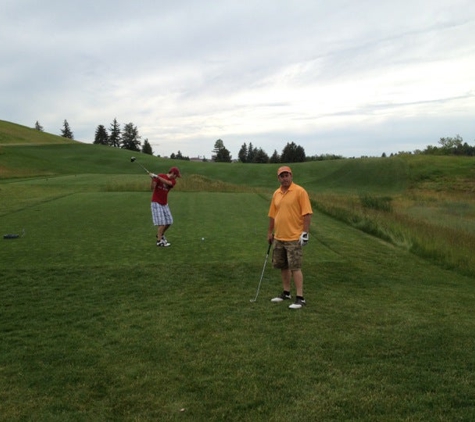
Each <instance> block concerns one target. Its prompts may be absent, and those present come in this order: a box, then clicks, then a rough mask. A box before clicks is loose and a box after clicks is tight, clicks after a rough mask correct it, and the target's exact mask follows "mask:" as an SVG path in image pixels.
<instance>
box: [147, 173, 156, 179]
mask: <svg viewBox="0 0 475 422" xmlns="http://www.w3.org/2000/svg"><path fill="white" fill-rule="evenodd" d="M148 175H149V176H150V177H151V178H152V179H153V178H154V177H157V175H156V174H155V173H149V174H148Z"/></svg>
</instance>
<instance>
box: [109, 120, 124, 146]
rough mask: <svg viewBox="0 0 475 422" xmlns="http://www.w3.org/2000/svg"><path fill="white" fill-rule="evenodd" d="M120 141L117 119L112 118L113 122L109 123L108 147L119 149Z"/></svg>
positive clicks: (120, 135)
mask: <svg viewBox="0 0 475 422" xmlns="http://www.w3.org/2000/svg"><path fill="white" fill-rule="evenodd" d="M121 140H122V134H121V131H120V125H119V123H118V122H117V119H115V118H114V121H113V122H112V123H111V127H110V135H109V145H110V146H111V147H115V148H119V147H120V143H121Z"/></svg>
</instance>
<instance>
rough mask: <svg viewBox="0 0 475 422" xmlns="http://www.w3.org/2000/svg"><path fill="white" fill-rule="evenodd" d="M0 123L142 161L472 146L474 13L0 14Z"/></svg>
mask: <svg viewBox="0 0 475 422" xmlns="http://www.w3.org/2000/svg"><path fill="white" fill-rule="evenodd" d="M0 22H1V25H0V57H1V66H0V90H1V93H0V119H1V120H7V121H11V122H14V123H18V124H22V125H25V126H29V127H34V125H35V122H36V121H38V122H39V123H40V124H41V125H42V126H43V128H44V130H45V131H46V132H50V133H54V134H58V135H59V134H60V133H61V128H62V127H63V122H64V120H65V119H66V120H67V121H68V123H69V125H70V127H71V129H72V131H73V133H74V137H75V139H76V140H79V141H83V142H88V143H92V142H93V141H94V134H95V130H96V128H97V126H98V125H100V124H102V125H104V126H105V127H106V128H107V129H109V127H110V125H111V123H112V121H113V120H114V118H117V121H118V122H119V124H120V125H121V128H122V127H123V125H124V124H126V123H130V122H132V123H133V124H134V125H135V126H137V128H138V130H139V134H140V135H141V136H142V140H143V139H145V138H148V140H149V142H150V143H151V145H152V148H153V151H154V154H155V155H157V154H160V155H162V156H167V155H170V154H171V153H172V152H175V153H176V152H178V151H181V152H182V154H183V155H185V156H190V157H193V156H198V155H200V156H205V157H207V158H210V157H211V154H212V149H213V147H214V143H215V142H216V140H217V139H222V140H223V142H224V145H225V146H226V148H227V149H229V150H230V152H231V154H232V156H233V158H237V154H238V151H239V149H240V147H241V145H242V144H243V143H246V144H248V145H249V143H252V144H253V146H254V147H260V148H262V149H264V151H266V152H267V153H268V154H269V155H272V153H273V152H274V150H277V152H279V153H281V152H282V149H283V148H284V146H285V145H286V144H287V143H288V142H295V143H296V144H297V145H301V146H303V147H304V149H305V152H306V154H307V155H320V154H339V155H343V156H345V157H353V156H355V157H359V156H362V155H370V156H380V155H381V154H382V153H383V152H385V153H386V154H388V155H389V154H390V153H396V152H398V151H414V150H416V149H424V148H425V147H426V146H427V145H437V143H438V141H439V139H440V138H441V137H446V136H456V135H460V136H462V137H463V139H464V141H466V142H468V143H469V144H470V145H474V144H475V1H473V0H391V1H389V0H386V1H385V0H293V1H290V0H286V1H281V0H273V1H271V0H255V1H254V0H252V1H251V0H249V1H246V0H240V1H238V0H236V1H226V0H216V1H212V0H167V1H164V0H148V1H141V0H135V1H123V0H122V1H121V0H92V1H91V0H81V1H78V0H74V1H69V0H63V1H56V0H54V1H52V0H0Z"/></svg>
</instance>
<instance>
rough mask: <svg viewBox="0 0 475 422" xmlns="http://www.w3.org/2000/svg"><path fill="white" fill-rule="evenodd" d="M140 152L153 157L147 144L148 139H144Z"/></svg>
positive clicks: (150, 146)
mask: <svg viewBox="0 0 475 422" xmlns="http://www.w3.org/2000/svg"><path fill="white" fill-rule="evenodd" d="M142 152H143V153H144V154H149V155H153V150H152V145H150V143H149V142H148V138H145V139H144V141H143V147H142Z"/></svg>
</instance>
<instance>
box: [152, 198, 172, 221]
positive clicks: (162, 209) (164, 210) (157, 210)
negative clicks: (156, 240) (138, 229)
mask: <svg viewBox="0 0 475 422" xmlns="http://www.w3.org/2000/svg"><path fill="white" fill-rule="evenodd" d="M151 209H152V220H153V225H154V226H168V225H170V224H173V217H172V213H171V212H170V208H169V207H168V204H167V205H160V204H159V203H158V202H152V204H151Z"/></svg>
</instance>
